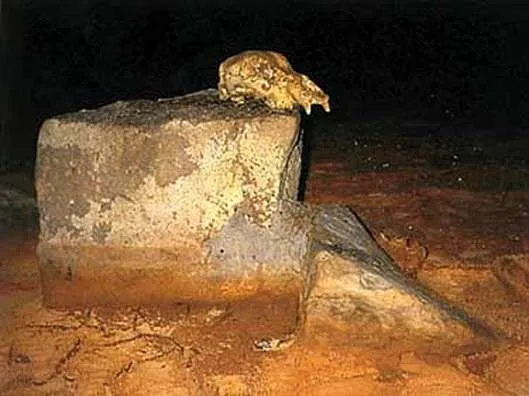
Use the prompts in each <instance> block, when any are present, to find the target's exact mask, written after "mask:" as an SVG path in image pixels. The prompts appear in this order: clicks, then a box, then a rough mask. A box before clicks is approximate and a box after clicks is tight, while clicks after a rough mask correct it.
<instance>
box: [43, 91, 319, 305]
mask: <svg viewBox="0 0 529 396" xmlns="http://www.w3.org/2000/svg"><path fill="white" fill-rule="evenodd" d="M299 124H300V116H299V113H298V112H297V111H296V112H273V111H271V110H269V109H267V108H266V107H264V106H262V105H258V104H253V105H252V104H250V105H247V106H245V107H244V108H240V107H236V106H234V105H233V104H230V103H226V102H222V101H220V100H219V99H218V94H217V92H216V91H215V90H207V91H201V92H198V93H195V94H192V95H188V96H184V97H179V98H172V99H164V100H159V101H149V100H138V101H130V102H116V103H113V104H110V105H107V106H104V107H101V108H99V109H95V110H83V111H80V112H77V113H72V114H65V115H61V116H57V117H54V118H52V119H49V120H47V121H45V122H44V124H43V125H42V127H41V130H40V135H39V140H38V152H37V166H36V188H37V202H38V208H39V212H40V240H39V246H38V254H39V258H40V272H41V279H42V289H43V295H44V301H45V303H46V304H47V305H48V306H54V307H82V306H91V305H104V306H130V305H165V304H173V303H177V302H182V301H204V302H217V301H227V300H230V299H244V298H248V297H250V296H252V295H255V294H257V293H259V294H261V295H262V294H270V295H272V296H274V295H285V294H291V295H292V296H293V298H298V297H299V295H300V294H301V293H304V288H305V278H306V276H305V271H306V263H305V261H306V257H305V256H306V255H307V254H306V252H307V245H308V242H307V238H308V236H307V235H308V228H309V222H310V219H308V218H307V217H306V216H303V215H301V216H298V210H299V208H298V207H297V206H296V205H289V204H288V202H289V201H291V200H295V199H296V197H297V194H298V184H299V174H300V162H301V143H300V127H299ZM294 207H295V209H292V208H294Z"/></svg>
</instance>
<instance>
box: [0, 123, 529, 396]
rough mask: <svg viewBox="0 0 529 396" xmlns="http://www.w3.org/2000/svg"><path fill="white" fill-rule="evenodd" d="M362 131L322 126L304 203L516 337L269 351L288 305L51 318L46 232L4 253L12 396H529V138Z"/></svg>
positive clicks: (383, 340) (0, 305) (363, 333)
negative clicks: (44, 274)
mask: <svg viewBox="0 0 529 396" xmlns="http://www.w3.org/2000/svg"><path fill="white" fill-rule="evenodd" d="M354 128H357V126H356V125H354V126H353V125H350V124H347V123H344V124H342V125H325V124H321V125H314V131H317V132H314V133H315V134H314V135H313V136H312V143H311V148H312V151H311V153H312V155H311V166H310V168H309V177H308V181H307V190H306V195H305V198H306V200H308V201H309V202H312V203H322V202H325V203H329V202H333V203H344V204H350V205H351V206H352V207H353V208H354V209H355V211H356V212H357V213H358V215H359V216H360V217H361V218H362V220H363V221H364V222H365V223H366V224H367V225H368V227H369V228H370V230H371V231H372V233H373V235H374V236H375V237H376V238H377V240H378V241H379V243H380V244H381V245H382V246H383V247H384V248H385V249H386V250H387V251H388V252H389V253H390V254H391V255H392V257H394V258H395V260H396V261H397V262H398V264H399V265H400V266H401V267H402V268H403V270H404V271H405V272H406V273H407V274H409V276H412V277H417V278H418V279H420V280H421V281H422V282H424V283H425V284H427V285H428V286H429V287H430V288H432V289H434V290H435V291H437V292H438V293H439V294H440V295H442V296H444V297H445V298H447V299H448V300H449V301H451V302H453V303H455V304H456V305H458V306H460V307H462V308H465V309H466V310H467V311H469V312H470V313H471V314H473V315H474V316H476V317H478V318H479V319H482V320H483V321H485V322H486V323H489V324H490V325H492V326H493V327H494V328H496V329H498V330H500V331H501V332H502V333H503V334H504V335H505V337H504V339H502V340H501V341H498V342H489V341H486V340H481V339H476V340H475V341H474V342H467V343H463V344H459V345H454V344H449V343H448V342H446V341H443V340H436V339H432V340H426V339H424V338H418V337H415V336H414V334H412V333H409V332H406V331H405V329H393V330H391V331H382V332H381V331H380V329H379V326H378V324H377V323H374V322H373V321H372V318H371V317H369V316H368V315H363V313H362V312H361V311H359V312H355V313H354V315H353V317H352V318H351V320H350V322H349V325H348V326H346V327H343V328H340V327H338V328H337V327H336V326H335V325H331V324H326V323H311V324H310V326H309V327H308V328H307V329H306V331H305V334H303V335H302V337H301V338H300V339H299V340H298V341H297V342H296V343H294V344H293V345H291V346H290V347H288V348H285V349H281V348H279V350H277V351H273V352H264V351H262V350H259V349H258V348H256V342H258V341H259V340H260V339H262V338H266V337H267V335H270V337H272V336H274V337H276V336H277V335H280V334H285V337H287V336H288V333H289V332H290V331H291V326H290V323H289V320H288V318H291V317H292V314H293V312H294V311H295V307H292V306H290V305H289V304H290V303H289V302H290V301H292V299H291V298H285V299H284V300H282V299H281V298H278V297H275V298H270V297H267V296H263V298H262V299H261V300H260V301H258V302H257V304H258V305H259V304H261V305H260V306H261V307H262V309H259V307H257V308H256V306H255V302H253V304H254V305H251V306H250V305H247V304H246V303H245V302H241V303H238V304H231V305H223V306H202V307H195V306H188V305H177V306H175V307H172V308H171V309H169V310H166V311H164V312H161V311H154V310H143V309H129V310H123V311H121V312H105V311H103V310H100V309H92V310H86V311H55V310H49V309H44V308H42V307H41V305H40V297H39V281H38V270H37V257H36V255H35V246H36V237H35V233H27V232H26V233H19V232H13V233H11V234H9V235H4V236H3V237H2V239H1V242H0V315H1V318H0V323H1V324H0V351H1V353H0V394H2V395H44V394H60V395H63V394H75V395H93V394H98V395H99V394H101V395H144V394H160V395H203V394H206V395H208V394H209V395H245V394H269V395H441V396H442V395H466V394H480V395H527V394H529V371H528V370H527V367H528V366H529V164H527V163H526V162H525V161H527V159H524V158H525V157H524V156H523V153H524V152H527V150H528V149H529V135H528V134H527V133H526V134H525V135H523V134H519V135H517V136H511V137H509V138H501V139H500V138H498V137H497V136H494V134H492V132H487V131H483V132H480V133H478V132H476V131H471V132H472V133H467V134H466V135H465V133H466V132H465V131H464V130H463V129H461V131H459V132H458V131H453V130H452V131H448V132H447V131H446V130H443V129H442V128H441V129H439V127H438V126H435V125H434V126H431V125H426V126H425V125H420V126H419V128H423V129H421V130H420V131H418V130H417V129H416V126H408V127H407V129H404V130H403V129H402V127H398V128H397V127H395V126H393V125H392V124H382V123H381V124H378V123H375V124H369V125H367V126H366V125H364V127H363V129H359V130H355V131H354V132H355V133H354V134H350V131H351V130H352V129H354ZM414 128H415V129H414ZM424 128H427V129H428V128H430V129H431V133H429V132H428V131H425V130H424ZM436 128H437V129H436ZM326 129H327V131H326ZM329 130H332V131H333V133H332V134H331V133H329V132H328V131H329ZM348 131H349V132H348ZM467 132H468V131H467ZM524 136H525V137H524ZM13 177H15V176H13ZM16 179H17V183H18V180H19V179H20V176H17V177H16ZM4 180H6V177H4ZM14 184H16V183H14ZM22 184H23V183H22ZM80 292H81V291H80ZM283 341H284V344H285V345H288V344H289V340H288V338H285V339H284V340H283Z"/></svg>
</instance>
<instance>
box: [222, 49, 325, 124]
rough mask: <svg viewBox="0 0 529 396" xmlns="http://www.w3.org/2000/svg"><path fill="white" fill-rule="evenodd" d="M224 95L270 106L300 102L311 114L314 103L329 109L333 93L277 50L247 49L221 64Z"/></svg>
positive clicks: (288, 106)
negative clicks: (257, 101) (298, 69)
mask: <svg viewBox="0 0 529 396" xmlns="http://www.w3.org/2000/svg"><path fill="white" fill-rule="evenodd" d="M218 89H219V94H220V98H221V99H223V100H231V101H233V102H235V103H237V104H243V103H244V102H245V101H246V100H247V99H257V100H262V101H263V102H264V103H265V104H266V105H267V106H268V107H270V108H272V109H278V110H292V109H293V108H294V107H295V106H296V105H299V106H301V107H303V109H304V110H305V112H306V113H307V114H310V111H311V106H312V105H320V106H322V107H323V109H324V110H325V111H327V112H329V111H330V110H331V109H330V106H329V96H328V95H327V94H326V93H325V92H323V91H322V90H321V88H320V87H318V86H317V85H316V84H315V83H314V82H312V81H311V80H310V79H309V78H308V77H307V76H305V75H304V74H300V73H297V72H295V71H294V69H292V66H291V65H290V63H289V62H288V60H287V58H286V57H285V56H284V55H281V54H279V53H277V52H273V51H245V52H241V53H240V54H237V55H234V56H232V57H230V58H228V59H226V60H225V61H224V62H222V63H221V65H220V67H219V84H218Z"/></svg>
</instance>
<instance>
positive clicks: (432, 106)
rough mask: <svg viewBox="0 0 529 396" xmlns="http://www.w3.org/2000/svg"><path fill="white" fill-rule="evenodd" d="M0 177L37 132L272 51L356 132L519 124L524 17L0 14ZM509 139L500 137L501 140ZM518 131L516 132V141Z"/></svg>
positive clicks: (151, 4) (249, 8)
mask: <svg viewBox="0 0 529 396" xmlns="http://www.w3.org/2000/svg"><path fill="white" fill-rule="evenodd" d="M1 4H2V5H1V6H2V10H1V17H2V21H1V22H2V25H1V26H0V28H1V34H2V65H1V66H2V69H1V78H2V81H1V100H2V103H1V111H2V114H1V130H0V161H1V163H0V170H1V171H8V170H12V169H18V168H24V167H31V166H32V165H33V163H34V160H35V148H36V140H37V134H38V128H39V126H40V124H41V123H42V122H43V121H44V120H45V119H46V118H49V117H51V116H53V115H56V114H59V113H64V112H72V111H77V110H80V109H82V108H94V107H98V106H101V105H104V104H107V103H110V102H113V101H116V100H128V99H138V98H152V99H154V98H159V97H170V96H177V95H181V94H185V93H189V92H193V91H196V90H200V89H203V88H209V87H216V82H217V67H218V64H219V63H220V62H221V61H222V60H223V59H225V58H226V57H228V56H231V55H233V54H235V53H237V52H240V51H242V50H245V49H271V50H275V51H279V52H282V53H284V54H285V55H286V56H287V57H288V58H289V60H290V61H291V63H292V65H293V67H294V69H295V70H297V71H299V72H302V73H305V74H307V75H309V76H310V77H311V79H313V80H314V81H315V82H316V83H317V84H318V85H320V86H321V87H322V88H323V89H324V90H325V91H326V92H327V93H329V95H330V97H331V107H332V112H331V113H330V114H329V115H328V114H325V113H323V111H321V110H320V109H318V110H317V111H315V114H314V115H313V116H312V117H315V118H313V119H318V117H328V118H329V119H332V120H355V119H362V118H369V117H373V118H376V117H379V116H382V115H387V114H393V115H394V116H396V117H405V118H414V117H416V118H421V119H431V120H439V121H442V122H447V123H450V122H471V123H474V124H477V125H478V126H479V125H483V126H487V127H491V126H492V127H502V128H503V127H508V128H506V129H504V130H505V132H504V133H515V132H512V131H514V130H516V131H518V130H519V127H524V126H526V125H527V124H528V123H529V95H528V93H527V92H528V91H527V90H528V88H529V51H528V44H527V43H528V38H529V23H528V21H529V5H527V6H526V5H523V4H522V5H518V6H516V5H509V6H506V5H502V2H498V3H491V2H487V3H485V2H479V1H473V2H440V1H436V2H433V1H417V2H413V1H404V0H401V1H398V0H395V1H392V2H374V1H371V2H357V1H343V0H342V1H339V0H334V1H324V0H322V1H310V0H305V1H301V0H299V1H295V0H283V1H273V0H271V1H254V2H251V1H233V0H231V1H230V0H228V1H222V2H221V1H218V2H211V1H209V2H206V1H204V0H188V1H177V0H174V1H160V0H151V1H147V0H144V1H139V0H135V1H128V2H121V3H120V2H115V1H94V0H92V1H89V0H79V1H59V0H34V1H29V0H21V1H15V0H4V1H2V3H1ZM509 131H510V132H509ZM517 133H519V132H517Z"/></svg>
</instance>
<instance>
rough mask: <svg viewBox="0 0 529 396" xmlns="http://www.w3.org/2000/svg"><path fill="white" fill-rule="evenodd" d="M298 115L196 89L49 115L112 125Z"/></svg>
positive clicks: (208, 90) (65, 119) (212, 91)
mask: <svg viewBox="0 0 529 396" xmlns="http://www.w3.org/2000/svg"><path fill="white" fill-rule="evenodd" d="M273 115H276V116H277V115H280V116H299V115H298V111H297V110H295V111H278V110H271V109H269V108H268V107H266V106H265V105H264V104H262V103H260V102H249V103H245V104H244V105H240V106H237V105H235V104H233V103H232V102H230V101H223V100H220V98H219V95H218V92H217V90H216V89H207V90H203V91H198V92H195V93H192V94H189V95H185V96H178V97H174V98H167V99H158V100H145V99H141V100H132V101H118V102H114V103H111V104H109V105H106V106H103V107H100V108H98V109H94V110H81V111H79V112H76V113H67V114H62V115H59V116H56V117H53V118H55V119H57V120H59V121H62V122H86V123H89V124H100V123H112V124H114V125H135V126H139V125H160V124H164V123H166V122H168V121H171V120H174V119H180V120H185V121H188V122H190V123H192V124H197V123H200V122H205V121H215V120H219V119H241V118H242V119H246V118H254V117H270V116H273Z"/></svg>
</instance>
